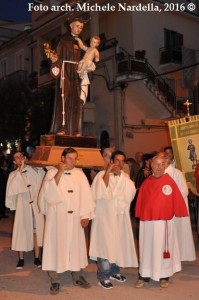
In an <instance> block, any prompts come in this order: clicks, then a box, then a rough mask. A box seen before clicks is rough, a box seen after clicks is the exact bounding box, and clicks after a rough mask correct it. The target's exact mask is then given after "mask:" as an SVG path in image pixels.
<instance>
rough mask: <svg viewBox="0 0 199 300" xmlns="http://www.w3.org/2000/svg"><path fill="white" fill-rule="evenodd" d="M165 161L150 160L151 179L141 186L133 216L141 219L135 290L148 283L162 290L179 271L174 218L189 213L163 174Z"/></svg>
mask: <svg viewBox="0 0 199 300" xmlns="http://www.w3.org/2000/svg"><path fill="white" fill-rule="evenodd" d="M165 164H166V161H165V157H163V156H155V157H154V158H153V160H152V164H151V167H152V171H153V175H151V176H149V177H148V178H147V179H146V180H145V181H144V182H143V183H142V185H141V187H140V190H139V194H138V199H137V203H136V212H135V215H136V216H137V217H138V218H140V231H139V253H140V256H139V257H140V266H139V279H138V281H137V282H136V284H135V287H136V288H142V287H143V286H144V284H145V282H148V281H149V280H150V278H151V279H153V280H155V281H160V286H161V287H162V288H167V287H168V280H169V277H171V276H172V275H173V274H174V273H176V272H179V271H180V270H181V259H180V252H179V244H178V238H177V233H176V228H175V218H174V216H175V217H186V216H188V211H187V207H186V204H185V202H184V199H183V197H182V195H181V193H180V191H179V189H178V187H177V185H176V183H175V181H174V180H173V179H172V178H171V177H170V176H169V175H168V174H165V173H164V172H165Z"/></svg>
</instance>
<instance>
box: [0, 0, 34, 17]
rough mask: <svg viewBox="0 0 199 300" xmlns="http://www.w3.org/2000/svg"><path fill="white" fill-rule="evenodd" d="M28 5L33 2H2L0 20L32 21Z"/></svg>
mask: <svg viewBox="0 0 199 300" xmlns="http://www.w3.org/2000/svg"><path fill="white" fill-rule="evenodd" d="M28 3H33V1H31V0H1V1H0V19H3V20H9V21H30V20H31V13H30V12H28Z"/></svg>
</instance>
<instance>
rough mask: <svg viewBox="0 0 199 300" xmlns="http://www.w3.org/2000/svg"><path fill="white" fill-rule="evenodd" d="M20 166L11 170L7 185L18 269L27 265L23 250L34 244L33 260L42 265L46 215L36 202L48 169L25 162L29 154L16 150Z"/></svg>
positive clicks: (7, 201)
mask: <svg viewBox="0 0 199 300" xmlns="http://www.w3.org/2000/svg"><path fill="white" fill-rule="evenodd" d="M13 162H14V164H15V165H16V166H17V169H16V170H15V171H13V172H11V173H10V175H9V178H8V182H7V189H6V206H7V207H8V208H10V210H13V211H14V210H15V218H14V226H13V234H12V246H11V249H12V250H14V251H18V256H19V261H18V263H17V266H16V269H22V268H23V267H24V252H28V251H32V250H33V248H34V252H35V253H34V254H35V260H34V264H35V265H36V266H37V267H38V268H41V261H40V258H39V256H40V249H39V248H40V247H42V245H43V230H44V217H43V215H42V214H41V213H40V212H39V208H38V205H37V202H38V193H39V189H40V187H41V183H42V180H43V177H44V175H45V171H44V170H43V169H42V168H33V167H31V166H28V165H27V164H26V157H25V156H24V155H23V154H22V153H21V152H19V151H17V152H15V153H14V154H13Z"/></svg>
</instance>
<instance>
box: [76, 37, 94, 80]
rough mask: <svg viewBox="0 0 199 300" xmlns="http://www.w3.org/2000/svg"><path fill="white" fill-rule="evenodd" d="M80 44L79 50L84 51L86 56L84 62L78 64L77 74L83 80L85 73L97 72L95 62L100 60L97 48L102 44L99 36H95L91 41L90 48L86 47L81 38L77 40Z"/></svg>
mask: <svg viewBox="0 0 199 300" xmlns="http://www.w3.org/2000/svg"><path fill="white" fill-rule="evenodd" d="M75 39H76V40H77V42H78V44H79V48H80V49H82V50H84V51H85V52H86V53H85V54H84V56H83V58H82V60H80V62H79V63H78V69H77V73H78V74H79V77H80V78H81V79H83V78H84V75H85V72H86V73H88V72H91V71H94V70H95V68H96V67H95V64H94V63H93V61H95V62H98V61H99V59H100V55H99V51H98V50H97V47H98V46H99V44H100V38H99V36H96V35H94V36H93V37H92V38H91V39H90V47H86V46H85V45H84V44H83V42H82V40H81V39H80V38H77V37H76V38H75Z"/></svg>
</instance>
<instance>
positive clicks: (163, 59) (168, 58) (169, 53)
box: [159, 47, 182, 65]
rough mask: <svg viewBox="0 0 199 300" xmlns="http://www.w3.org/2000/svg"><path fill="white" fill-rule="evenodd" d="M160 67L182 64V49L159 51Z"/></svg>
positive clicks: (167, 48) (162, 49) (170, 48)
mask: <svg viewBox="0 0 199 300" xmlns="http://www.w3.org/2000/svg"><path fill="white" fill-rule="evenodd" d="M159 54H160V65H164V64H168V63H175V64H181V63H182V50H181V49H180V48H178V49H176V48H172V47H162V48H160V49H159Z"/></svg>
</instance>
